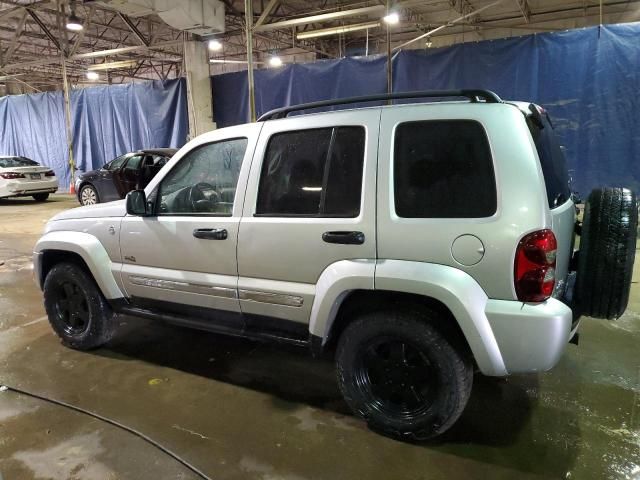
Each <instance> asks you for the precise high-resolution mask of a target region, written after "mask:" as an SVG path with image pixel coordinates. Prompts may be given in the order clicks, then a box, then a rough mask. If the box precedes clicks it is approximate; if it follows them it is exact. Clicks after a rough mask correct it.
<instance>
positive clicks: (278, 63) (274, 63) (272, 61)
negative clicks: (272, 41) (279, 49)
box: [269, 55, 282, 67]
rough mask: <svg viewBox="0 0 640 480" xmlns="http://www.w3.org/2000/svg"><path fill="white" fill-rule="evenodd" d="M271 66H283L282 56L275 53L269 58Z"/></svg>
mask: <svg viewBox="0 0 640 480" xmlns="http://www.w3.org/2000/svg"><path fill="white" fill-rule="evenodd" d="M269 66H271V67H281V66H282V59H281V58H280V57H278V56H277V55H274V56H273V57H271V58H270V59H269Z"/></svg>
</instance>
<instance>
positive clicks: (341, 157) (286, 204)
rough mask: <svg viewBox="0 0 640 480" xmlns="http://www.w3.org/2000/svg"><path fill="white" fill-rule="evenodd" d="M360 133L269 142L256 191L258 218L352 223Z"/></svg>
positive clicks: (321, 132) (297, 135)
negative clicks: (297, 217) (326, 219)
mask: <svg viewBox="0 0 640 480" xmlns="http://www.w3.org/2000/svg"><path fill="white" fill-rule="evenodd" d="M364 142H365V132H364V128H363V127H335V128H318V129H312V130H301V131H295V132H286V133H279V134H276V135H274V136H273V137H271V139H270V140H269V144H268V146H267V151H266V154H265V158H264V163H263V165H262V173H261V176H260V186H259V189H258V204H257V208H256V213H257V214H258V215H272V216H277V215H303V216H316V217H356V216H358V214H359V213H360V195H361V192H362V169H363V162H364Z"/></svg>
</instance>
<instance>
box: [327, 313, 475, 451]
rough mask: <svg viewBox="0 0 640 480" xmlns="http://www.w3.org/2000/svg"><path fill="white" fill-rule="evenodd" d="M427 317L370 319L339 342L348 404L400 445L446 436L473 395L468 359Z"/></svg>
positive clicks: (357, 324) (378, 316)
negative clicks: (399, 441)
mask: <svg viewBox="0 0 640 480" xmlns="http://www.w3.org/2000/svg"><path fill="white" fill-rule="evenodd" d="M426 313H427V314H426V318H420V317H421V316H422V315H420V314H417V313H414V312H402V311H394V312H373V313H368V314H365V315H363V316H361V317H360V318H358V319H357V320H355V321H354V322H353V323H351V324H350V325H349V326H348V327H347V328H346V329H345V331H344V332H343V334H342V335H341V336H340V339H339V342H338V348H337V352H336V365H337V376H338V384H339V386H340V390H341V392H342V394H343V396H344V399H345V401H346V402H347V404H348V405H349V407H351V409H352V410H353V412H354V413H355V414H356V415H357V416H359V417H362V418H363V419H365V420H366V421H367V423H368V425H369V427H370V428H371V429H372V430H374V431H379V432H381V433H383V434H385V435H387V436H391V437H394V438H397V439H400V440H409V441H422V440H427V439H429V438H433V437H435V436H437V435H440V434H442V433H444V432H445V431H447V430H448V429H449V428H450V427H451V426H452V425H453V424H454V423H455V421H456V420H457V419H458V417H460V415H461V414H462V411H463V410H464V407H465V406H466V404H467V401H468V399H469V395H470V394H471V386H472V383H473V369H472V363H471V361H470V359H469V356H468V355H466V354H465V353H463V349H462V348H455V347H454V343H453V342H451V341H450V340H449V339H448V338H447V337H445V336H444V335H443V334H442V333H440V332H439V331H438V330H437V329H436V328H434V327H433V326H432V325H431V324H430V323H429V321H434V322H437V321H446V320H447V319H444V318H442V317H440V316H439V315H438V314H436V313H435V312H431V311H427V312H426ZM398 345H404V347H398ZM378 358H381V364H382V368H381V367H380V366H379V365H378V364H379V363H380V362H379V361H378V360H377V359H378ZM380 380H384V381H380ZM408 385H411V387H409V388H407V386H408Z"/></svg>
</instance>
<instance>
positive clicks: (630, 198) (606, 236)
mask: <svg viewBox="0 0 640 480" xmlns="http://www.w3.org/2000/svg"><path fill="white" fill-rule="evenodd" d="M637 229H638V205H637V200H636V196H635V194H634V193H633V192H632V191H631V190H628V189H626V188H598V189H595V190H593V191H592V192H591V194H590V195H589V198H588V199H587V202H586V203H585V210H584V217H583V222H582V232H581V235H580V252H579V254H578V273H577V278H576V290H575V299H576V307H577V309H578V311H579V312H580V314H582V315H587V316H590V317H594V318H606V319H609V320H613V319H616V318H618V317H620V315H622V314H623V313H624V311H625V309H626V308H627V303H628V302H629V290H630V288H631V275H632V273H633V262H634V259H635V253H636V237H637Z"/></svg>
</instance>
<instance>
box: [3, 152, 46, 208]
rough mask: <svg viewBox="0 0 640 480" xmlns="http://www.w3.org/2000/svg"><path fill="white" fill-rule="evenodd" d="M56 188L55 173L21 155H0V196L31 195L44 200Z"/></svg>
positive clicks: (37, 199) (40, 200) (38, 200)
mask: <svg viewBox="0 0 640 480" xmlns="http://www.w3.org/2000/svg"><path fill="white" fill-rule="evenodd" d="M57 189H58V179H57V178H56V174H55V173H54V171H53V170H51V169H50V168H49V167H43V166H42V165H40V164H39V163H38V162H34V161H33V160H30V159H28V158H26V157H21V156H17V155H16V156H0V198H7V197H33V198H34V199H35V200H36V201H37V202H44V201H45V200H46V199H47V198H48V197H49V194H50V193H53V192H55V191H56V190H57Z"/></svg>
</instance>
